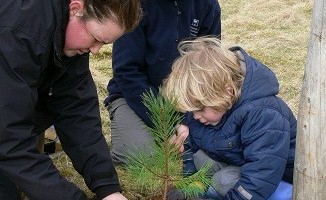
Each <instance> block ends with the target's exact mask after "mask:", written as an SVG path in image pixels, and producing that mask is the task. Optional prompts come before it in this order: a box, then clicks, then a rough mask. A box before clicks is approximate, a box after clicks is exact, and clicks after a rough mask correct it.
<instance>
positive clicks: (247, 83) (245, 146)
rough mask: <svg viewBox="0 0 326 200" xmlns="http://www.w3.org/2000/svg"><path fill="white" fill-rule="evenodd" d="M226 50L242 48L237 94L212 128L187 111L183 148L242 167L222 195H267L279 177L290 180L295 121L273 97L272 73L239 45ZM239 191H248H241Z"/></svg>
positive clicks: (189, 164) (188, 166)
mask: <svg viewBox="0 0 326 200" xmlns="http://www.w3.org/2000/svg"><path fill="white" fill-rule="evenodd" d="M231 50H232V51H237V50H239V51H241V53H242V54H243V56H244V61H245V64H246V76H245V80H244V84H243V87H242V91H241V96H240V98H239V100H238V102H237V103H236V104H234V106H233V107H232V108H231V109H230V110H229V111H227V112H226V113H225V114H224V116H223V118H222V120H221V122H220V123H219V124H218V125H216V126H205V125H203V124H201V123H200V122H199V121H197V120H195V119H194V118H193V117H192V114H189V116H188V118H187V121H188V125H189V128H190V137H189V138H190V142H189V143H188V144H187V149H189V148H190V150H189V151H188V152H190V155H191V153H192V152H193V153H194V152H196V151H197V150H198V149H202V150H204V151H205V152H206V153H207V154H208V155H209V156H210V157H211V158H212V159H214V160H216V161H220V162H226V163H228V164H230V165H236V166H241V178H240V180H239V181H238V182H237V183H236V185H235V187H234V188H233V189H231V190H230V191H229V192H228V193H227V196H226V197H225V199H247V198H246V197H245V196H247V197H248V196H250V195H251V199H254V200H259V199H267V198H268V197H269V196H270V195H271V194H272V193H273V192H274V191H275V189H276V187H277V186H278V184H279V182H280V181H281V179H283V180H286V181H288V182H290V183H291V182H292V177H293V164H294V154H295V137H296V123H297V122H296V119H295V117H294V115H293V113H292V111H291V110H290V108H289V107H288V106H287V105H286V104H285V103H284V102H283V100H281V99H280V98H279V97H277V96H276V95H277V94H278V92H279V84H278V81H277V78H276V76H275V74H274V73H273V72H272V71H271V70H270V69H268V68H267V67H266V66H264V65H263V64H262V63H260V62H259V61H257V60H256V59H254V58H253V57H251V56H249V55H248V54H247V53H246V52H245V51H244V50H243V49H241V48H240V47H234V48H232V49H231ZM188 145H189V146H188ZM190 158H192V157H191V156H190ZM185 163H186V164H185V166H184V167H185V169H188V170H191V169H194V165H193V160H192V159H190V160H187V161H185ZM242 189H244V190H245V191H247V192H248V193H249V194H250V195H245V196H244V195H242V194H243V193H241V191H242V192H243V190H242ZM246 194H247V193H246Z"/></svg>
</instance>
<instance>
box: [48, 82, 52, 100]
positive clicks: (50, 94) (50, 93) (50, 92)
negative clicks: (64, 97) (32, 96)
mask: <svg viewBox="0 0 326 200" xmlns="http://www.w3.org/2000/svg"><path fill="white" fill-rule="evenodd" d="M48 95H49V96H50V97H51V96H52V95H53V79H52V80H51V84H50V89H49V93H48Z"/></svg>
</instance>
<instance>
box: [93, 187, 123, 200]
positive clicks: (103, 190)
mask: <svg viewBox="0 0 326 200" xmlns="http://www.w3.org/2000/svg"><path fill="white" fill-rule="evenodd" d="M115 192H121V187H120V185H103V186H100V187H97V188H95V193H96V197H97V199H98V200H102V199H103V198H105V197H107V196H108V195H110V194H113V193H115Z"/></svg>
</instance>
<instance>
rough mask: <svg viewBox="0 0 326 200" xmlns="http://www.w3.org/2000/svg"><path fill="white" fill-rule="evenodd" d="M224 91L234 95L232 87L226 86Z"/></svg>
mask: <svg viewBox="0 0 326 200" xmlns="http://www.w3.org/2000/svg"><path fill="white" fill-rule="evenodd" d="M226 92H227V93H228V94H229V95H232V96H233V95H234V91H233V89H232V88H231V87H230V86H226Z"/></svg>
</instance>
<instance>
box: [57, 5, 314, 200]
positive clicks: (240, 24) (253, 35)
mask: <svg viewBox="0 0 326 200" xmlns="http://www.w3.org/2000/svg"><path fill="white" fill-rule="evenodd" d="M219 2H220V5H221V8H222V41H223V43H224V44H226V45H228V46H233V45H239V46H241V47H243V48H244V49H245V50H247V52H249V53H250V54H251V55H252V56H254V57H255V58H257V59H258V60H260V61H261V62H263V63H265V64H266V65H268V66H269V67H270V68H271V69H272V70H273V71H274V72H275V73H276V75H277V77H278V79H279V82H280V94H279V95H280V96H281V97H282V98H283V99H284V100H285V101H286V102H287V103H288V104H289V106H290V107H291V108H292V109H293V111H294V112H295V114H297V113H298V102H299V96H300V89H301V85H302V79H303V74H304V67H305V60H306V55H307V45H308V39H309V34H310V22H311V19H312V17H311V14H312V7H313V6H312V2H313V1H312V0H300V1H298V0H270V1H266V0H252V1H243V0H220V1H219ZM111 50H112V47H111V46H110V45H107V46H105V47H104V48H103V49H102V50H101V52H100V53H99V54H98V55H95V56H92V57H91V71H92V74H93V77H94V80H95V82H96V85H97V88H98V94H99V101H100V106H101V107H100V109H101V117H102V124H103V131H104V135H105V137H106V139H107V142H108V144H110V129H109V125H110V121H109V117H108V112H107V111H106V109H105V108H104V105H103V101H104V99H105V97H106V96H107V91H106V85H107V83H108V81H109V79H110V77H112V70H111ZM53 160H54V162H55V164H56V166H57V167H58V168H59V170H60V171H61V173H62V174H63V175H64V176H65V177H66V178H67V179H68V180H70V181H72V182H74V183H76V184H77V185H78V186H79V187H80V188H82V189H83V190H84V191H86V192H87V194H88V195H89V197H90V198H94V195H93V194H92V193H91V192H90V191H89V190H88V189H87V187H86V186H85V184H84V182H83V180H82V178H81V177H80V176H79V175H78V174H77V173H76V172H75V171H74V169H73V167H72V165H71V162H70V160H69V159H68V158H67V156H66V155H65V154H64V153H62V155H60V156H59V157H57V158H55V159H53ZM117 171H118V174H119V177H120V182H121V185H122V187H123V190H124V194H125V196H127V197H128V198H129V199H130V200H136V199H156V198H155V197H154V195H152V194H143V193H142V192H141V191H135V190H134V189H133V188H134V187H133V185H132V181H130V180H127V178H126V177H127V176H126V174H125V172H124V171H123V170H122V169H121V168H119V167H118V168H117ZM94 199H95V198H94Z"/></svg>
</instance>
